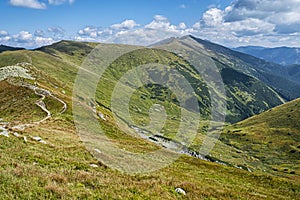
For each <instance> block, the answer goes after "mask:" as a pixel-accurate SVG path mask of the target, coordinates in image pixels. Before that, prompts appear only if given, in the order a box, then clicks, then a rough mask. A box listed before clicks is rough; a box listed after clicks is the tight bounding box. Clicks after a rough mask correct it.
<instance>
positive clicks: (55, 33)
mask: <svg viewBox="0 0 300 200" xmlns="http://www.w3.org/2000/svg"><path fill="white" fill-rule="evenodd" d="M47 31H48V33H49V34H50V36H51V37H53V38H54V39H55V40H61V39H64V36H65V30H64V29H63V28H61V27H50V28H48V29H47Z"/></svg>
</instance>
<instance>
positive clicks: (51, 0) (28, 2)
mask: <svg viewBox="0 0 300 200" xmlns="http://www.w3.org/2000/svg"><path fill="white" fill-rule="evenodd" d="M45 1H46V0H9V3H10V4H11V5H13V6H19V7H26V8H34V9H46V8H47V4H46V3H45ZM74 1H75V0H48V2H47V3H48V4H49V5H61V4H64V3H69V4H73V3H74Z"/></svg>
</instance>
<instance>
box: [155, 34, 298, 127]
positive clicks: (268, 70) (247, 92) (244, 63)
mask: <svg viewBox="0 0 300 200" xmlns="http://www.w3.org/2000/svg"><path fill="white" fill-rule="evenodd" d="M155 47H159V48H165V47H168V48H172V49H174V52H176V51H177V49H182V48H191V49H193V50H195V51H197V52H199V53H200V54H201V55H203V56H206V57H210V58H211V59H213V60H214V62H215V64H216V65H217V67H218V68H219V70H220V72H221V75H222V78H223V80H224V83H225V86H226V92H227V96H228V99H229V101H228V102H227V103H228V110H232V109H234V110H235V112H233V113H237V112H239V113H241V114H240V115H243V114H242V113H245V112H246V113H248V114H249V113H252V115H253V114H257V113H260V112H262V111H264V110H268V109H266V107H263V106H261V105H257V104H256V103H258V102H260V103H262V102H268V100H266V99H265V98H268V97H270V98H272V99H273V100H275V99H280V96H281V97H283V98H284V99H286V100H291V99H295V98H297V97H299V96H300V92H298V91H300V90H299V89H300V82H299V80H298V82H296V81H295V79H296V77H292V75H289V74H288V71H287V70H286V68H285V67H283V66H281V65H277V64H274V63H269V62H266V61H264V60H261V59H258V58H255V57H253V56H250V55H247V54H244V53H239V52H236V51H233V50H231V49H228V48H226V47H223V46H220V45H217V44H214V43H211V42H209V41H206V40H201V39H199V38H195V37H193V36H186V37H183V38H177V39H176V38H173V39H172V40H167V41H166V42H165V43H162V42H161V43H159V45H158V46H157V45H155ZM255 81H256V82H257V83H259V84H252V83H254V82H255ZM247 82H248V83H250V82H251V84H247ZM261 84H263V85H264V86H262V85H261ZM243 85H246V87H243ZM249 85H250V86H251V87H249ZM262 87H264V88H266V87H267V88H268V89H263V88H262ZM237 90H239V91H237ZM251 90H252V91H251ZM259 91H269V94H268V95H266V93H264V92H261V93H260V92H259ZM272 94H273V96H276V97H275V98H273V97H271V96H272ZM247 96H250V99H252V101H251V100H250V102H249V101H248V102H247V100H245V98H246V99H247ZM232 99H233V101H231V102H230V100H232ZM255 99H256V100H255ZM280 101H281V102H282V100H280ZM245 102H247V103H248V104H247V103H246V104H245ZM251 102H253V103H254V104H256V105H252V106H251ZM267 104H268V103H267ZM275 104H277V105H279V104H280V103H278V101H277V103H275ZM275 104H274V103H271V104H270V107H272V106H274V105H275ZM271 105H272V106H271ZM267 107H268V106H267ZM256 108H261V110H254V109H256ZM250 115H251V114H250ZM250 115H248V117H249V116H250ZM228 118H231V119H232V121H235V122H236V121H239V119H241V118H236V119H234V117H233V116H232V117H230V114H229V115H228ZM245 118H247V117H246V116H245V115H244V119H245ZM229 121H230V120H229Z"/></svg>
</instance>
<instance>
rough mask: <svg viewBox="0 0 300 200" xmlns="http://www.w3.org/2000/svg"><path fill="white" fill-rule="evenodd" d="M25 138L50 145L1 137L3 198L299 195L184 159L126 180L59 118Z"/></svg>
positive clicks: (274, 181) (284, 185)
mask: <svg viewBox="0 0 300 200" xmlns="http://www.w3.org/2000/svg"><path fill="white" fill-rule="evenodd" d="M27 134H31V135H38V136H41V137H42V138H44V139H46V140H47V142H48V143H49V144H48V145H43V144H39V143H36V142H34V141H32V140H29V141H28V143H24V142H23V140H22V139H18V138H14V137H11V138H9V139H7V138H2V137H1V138H0V142H1V160H0V171H1V173H0V177H1V178H0V180H1V181H0V190H1V194H0V198H1V199H44V198H47V199H57V198H72V199H77V198H80V199H83V198H84V199H85V198H87V199H99V198H114V199H158V198H159V199H176V198H179V199H181V198H183V199H214V198H215V199H263V198H268V199H296V198H297V196H298V195H299V193H300V191H299V188H300V185H299V183H295V182H292V181H289V180H284V179H280V178H276V177H272V176H268V175H259V174H255V173H248V172H246V171H243V170H239V169H235V168H231V167H224V166H220V165H216V164H213V163H208V162H204V161H201V160H198V159H195V158H192V157H187V156H182V157H181V158H180V159H179V160H178V161H176V162H175V163H173V164H172V165H171V166H169V167H167V168H164V169H162V170H160V171H157V172H153V173H149V174H144V175H136V176H128V175H125V174H122V173H119V172H117V171H114V170H111V169H109V168H107V167H105V166H103V165H101V163H98V162H97V161H96V160H95V159H94V158H93V157H92V156H91V155H90V154H89V153H88V152H87V151H86V150H85V148H84V147H83V146H82V143H81V142H80V141H79V138H78V136H77V135H76V132H75V130H74V127H73V125H72V124H71V123H66V122H65V121H64V120H61V119H60V118H56V119H52V120H51V121H48V122H47V123H45V124H43V125H41V126H40V127H35V128H31V129H28V130H26V132H24V133H23V135H27ZM90 164H98V165H99V168H92V167H90ZM176 187H182V188H184V189H185V190H186V191H187V196H186V197H181V196H180V195H178V194H176V193H175V192H174V189H175V188H176Z"/></svg>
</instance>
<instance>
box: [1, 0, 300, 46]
mask: <svg viewBox="0 0 300 200" xmlns="http://www.w3.org/2000/svg"><path fill="white" fill-rule="evenodd" d="M0 7H1V8H2V13H1V14H2V17H3V18H4V17H7V16H9V22H7V21H6V20H3V21H2V22H0V44H3V45H7V46H15V47H23V48H26V49H34V48H38V47H41V46H46V45H50V44H53V43H55V42H58V41H61V40H70V41H86V42H98V43H117V44H131V45H141V46H148V45H150V44H153V43H156V42H159V41H161V40H164V39H167V38H170V37H182V36H185V35H193V36H195V37H197V38H201V39H204V40H209V41H211V42H213V43H217V44H220V45H223V46H226V47H229V48H235V47H241V46H262V47H271V48H273V47H300V45H299V44H300V16H299V15H300V14H299V13H300V1H299V0H287V1H284V2H283V1H281V0H275V1H274V0H266V1H254V0H224V1H220V0H209V1H199V0H193V1H189V0H174V1H168V0H160V1H151V0H143V1H138V0H131V1H130V2H126V1H121V0H113V1H109V2H106V1H95V0H90V1H88V2H87V1H82V0H5V1H2V2H0Z"/></svg>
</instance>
